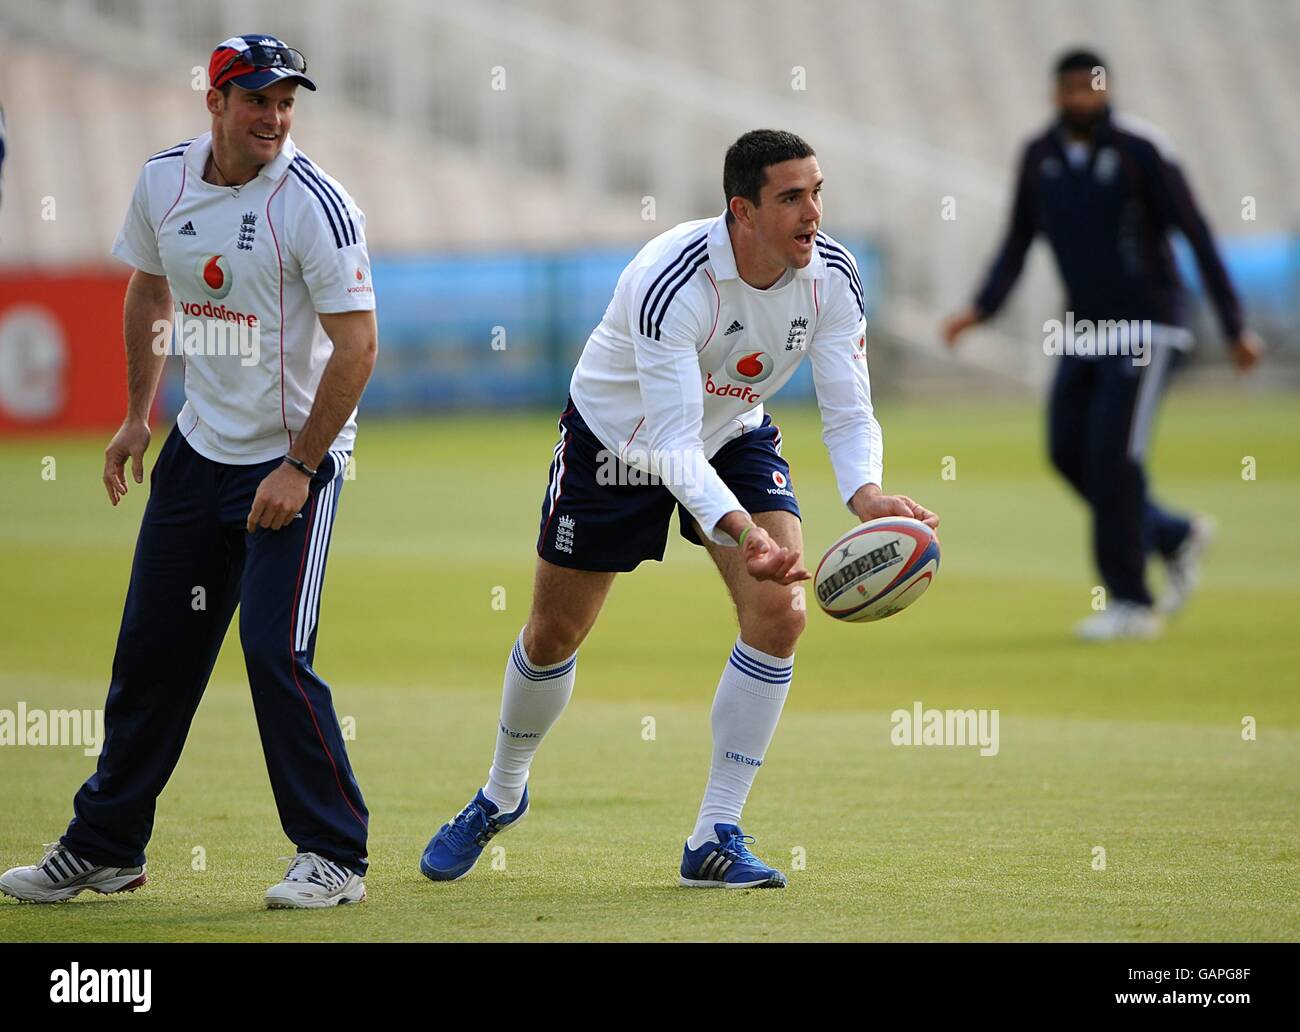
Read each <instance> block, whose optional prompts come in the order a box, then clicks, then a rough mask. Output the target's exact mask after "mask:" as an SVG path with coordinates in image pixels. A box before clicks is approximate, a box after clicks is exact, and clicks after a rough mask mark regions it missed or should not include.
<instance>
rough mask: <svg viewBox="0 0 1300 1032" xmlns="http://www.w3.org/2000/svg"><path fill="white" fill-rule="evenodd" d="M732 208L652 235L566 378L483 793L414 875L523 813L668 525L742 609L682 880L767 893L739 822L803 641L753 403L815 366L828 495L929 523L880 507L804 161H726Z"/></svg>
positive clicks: (891, 503) (758, 157)
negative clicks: (615, 615) (617, 600)
mask: <svg viewBox="0 0 1300 1032" xmlns="http://www.w3.org/2000/svg"><path fill="white" fill-rule="evenodd" d="M723 186H724V189H725V192H726V197H727V211H726V212H725V213H724V214H722V215H719V216H717V217H716V218H711V219H702V220H699V221H695V222H685V223H682V224H681V225H679V226H677V227H675V228H674V229H671V230H669V231H668V232H667V233H664V234H662V235H661V236H659V237H656V238H655V239H654V240H652V241H650V243H648V244H647V245H646V246H645V247H644V248H642V250H641V252H640V253H639V254H638V255H637V256H636V257H635V258H634V259H633V260H632V262H631V263H630V264H629V265H628V266H627V268H626V269H625V270H624V271H623V274H622V276H620V277H619V281H618V286H617V288H616V289H615V292H614V298H613V300H612V301H611V302H610V305H609V307H608V309H607V310H606V312H605V315H604V318H603V319H602V320H601V322H600V325H599V326H597V327H596V329H595V330H594V331H593V332H592V334H591V337H590V339H589V340H588V341H587V345H586V347H585V349H584V350H583V353H582V357H581V358H580V359H579V361H578V365H577V368H576V369H575V370H574V373H573V379H572V382H571V384H570V388H569V394H570V397H569V400H568V403H567V404H566V406H565V409H564V413H563V415H562V416H561V417H560V439H559V442H558V443H557V444H556V446H555V452H554V460H553V462H552V464H551V470H550V483H549V486H548V489H547V492H546V496H545V498H544V499H543V502H542V512H541V530H540V534H539V536H538V540H537V554H538V556H539V559H538V563H537V574H536V580H535V583H534V589H533V603H532V609H531V612H530V613H529V617H528V623H527V624H526V626H525V627H524V629H523V631H522V632H521V633H520V635H519V638H518V639H517V640H516V641H515V643H514V645H513V648H512V650H511V654H510V658H509V660H508V661H507V664H506V672H505V685H504V697H503V700H502V706H501V719H500V722H499V726H498V729H497V743H496V752H495V756H494V758H493V763H492V767H491V770H490V771H489V773H488V779H487V783H486V784H485V785H484V786H483V788H482V789H480V791H479V792H478V794H477V795H476V796H475V797H474V799H473V800H471V802H470V803H469V804H468V805H467V806H466V807H465V809H464V810H462V811H461V813H460V814H459V815H458V816H456V817H455V818H454V819H452V820H451V821H449V822H448V823H447V824H444V825H443V826H442V827H441V828H440V829H439V831H438V832H437V833H436V834H435V835H434V837H433V839H432V840H431V841H430V842H429V844H428V846H427V847H426V849H425V852H424V855H423V857H422V858H421V862H420V868H421V870H422V871H423V872H424V874H425V875H426V876H427V877H429V878H431V879H433V880H435V881H451V880H455V879H457V878H461V877H463V876H464V875H466V874H468V873H469V871H470V869H471V868H472V867H473V866H474V863H475V862H476V861H477V860H478V857H479V855H480V854H481V853H482V851H483V848H484V847H485V846H486V844H487V843H488V841H489V840H491V838H492V837H493V836H494V835H496V834H497V833H498V832H500V831H502V830H504V829H506V828H508V827H510V826H512V825H513V824H515V823H517V822H518V821H519V820H520V819H521V818H522V817H523V816H524V815H525V813H526V812H527V810H528V788H527V781H528V769H529V766H530V764H531V763H532V759H533V756H534V755H535V753H536V751H537V748H538V746H539V745H540V744H541V741H542V738H543V736H544V735H545V734H546V732H547V731H548V730H549V729H550V727H551V726H552V725H553V724H554V723H555V721H556V720H557V719H558V718H559V716H560V713H561V712H562V711H563V709H564V707H565V704H566V703H567V702H568V700H569V697H570V695H571V694H572V692H573V682H574V676H575V668H576V664H577V650H578V646H579V645H580V644H581V643H582V641H583V639H584V638H585V637H586V635H587V633H588V632H589V631H590V630H591V628H592V626H593V625H594V624H595V621H596V617H597V615H598V614H599V612H600V608H601V605H602V603H603V602H604V600H605V597H606V595H607V594H608V592H609V589H610V586H611V585H612V584H613V581H614V576H615V574H616V573H619V572H626V571H629V570H632V569H634V568H635V567H636V566H637V565H638V564H639V563H641V562H642V561H643V560H646V559H654V560H662V558H663V554H664V546H665V545H666V544H667V540H668V531H669V526H670V523H671V520H672V515H673V510H674V509H676V510H677V511H678V514H679V519H680V528H681V534H682V536H683V537H685V538H686V539H687V540H688V541H691V542H692V543H695V544H699V545H703V547H704V548H706V549H707V550H708V552H709V554H710V556H711V557H712V558H713V561H714V562H715V564H716V565H717V567H718V570H719V572H720V573H721V574H722V577H723V580H724V581H725V582H726V584H727V588H728V590H729V591H730V593H731V596H732V598H733V599H734V601H735V604H736V610H737V614H738V617H739V623H740V634H739V637H738V638H737V640H736V642H735V643H734V645H733V647H732V649H731V654H730V656H729V657H728V659H727V661H726V664H725V666H724V667H723V672H722V678H721V680H720V682H719V684H718V689H717V695H716V696H715V699H714V703H713V713H712V725H713V762H712V767H711V771H710V776H709V781H708V785H707V787H706V789H705V794H704V801H703V804H702V805H701V807H700V812H699V818H698V820H697V823H696V826H695V829H694V831H693V832H692V833H691V835H690V837H689V839H688V840H687V842H686V845H685V849H684V855H683V858H682V865H681V877H680V882H681V884H683V885H690V886H702V887H719V888H759V887H772V888H779V887H782V886H784V885H785V883H786V880H785V876H784V875H783V874H782V873H781V872H780V871H777V870H774V869H772V868H771V867H769V866H768V865H766V864H764V863H763V862H762V861H760V860H759V859H758V858H757V857H755V856H754V854H753V853H751V852H750V851H749V849H748V848H747V843H749V842H752V841H753V839H752V838H750V837H749V836H746V835H744V834H743V833H742V832H741V829H740V826H739V824H740V814H741V809H742V807H743V806H744V804H745V800H746V798H747V796H748V795H749V789H750V786H751V785H752V783H753V780H754V775H755V773H756V772H757V770H758V768H759V766H761V764H762V762H763V755H764V753H765V752H766V750H767V747H768V745H769V743H770V742H771V740H772V736H773V734H774V732H775V731H776V725H777V721H778V719H779V718H780V714H781V709H782V707H783V705H784V703H785V698H786V694H787V692H788V690H789V687H790V679H791V674H792V671H793V666H794V650H795V645H796V643H797V642H798V640H799V636H800V634H801V633H802V631H803V626H804V610H803V606H802V605H801V604H800V598H799V593H800V592H801V590H802V589H800V588H798V587H796V586H795V585H797V582H799V581H802V580H806V579H808V577H809V574H808V572H807V570H806V569H804V566H803V558H802V555H803V538H802V534H801V532H800V522H799V505H798V502H797V501H796V499H795V494H794V489H793V484H792V482H791V477H790V467H789V464H788V463H787V462H786V461H785V459H783V458H782V457H781V432H780V429H779V428H778V427H777V426H776V425H775V424H774V423H773V422H772V418H771V416H768V415H766V414H765V413H764V411H763V402H764V401H765V400H766V399H767V398H769V397H771V396H772V395H773V394H775V393H776V391H777V390H778V389H780V387H781V386H782V385H783V384H784V383H786V382H787V381H788V380H789V379H790V377H791V376H792V375H793V374H794V372H795V369H796V368H797V367H798V365H799V363H800V362H801V361H802V360H803V358H804V355H805V353H807V354H809V355H810V356H811V358H812V364H813V376H814V380H815V383H816V389H817V400H818V404H819V406H820V408H821V414H822V422H823V426H824V433H823V439H824V440H825V443H826V447H827V449H828V451H829V452H830V457H831V463H832V465H833V467H834V469H835V475H836V479H837V481H838V484H839V489H840V494H841V497H842V498H843V500H844V502H845V503H846V504H847V505H848V507H849V509H850V510H851V511H852V512H853V513H854V514H855V515H856V516H857V517H858V518H859V519H861V520H863V521H866V520H871V519H876V518H878V517H881V516H909V517H914V518H916V519H921V520H924V521H925V522H927V523H928V524H930V525H931V526H937V524H938V517H936V516H935V515H934V514H933V513H931V512H929V511H927V510H926V509H924V508H922V507H921V506H919V505H917V504H916V503H915V502H913V501H912V500H911V499H910V498H907V497H904V496H901V495H898V496H889V495H884V494H882V492H881V486H880V485H881V466H882V445H881V435H880V426H879V424H878V423H877V422H876V419H875V416H874V415H873V412H872V406H871V387H870V381H869V379H868V376H867V362H866V316H865V302H864V298H863V294H862V283H861V280H860V279H859V277H858V272H857V266H856V263H855V262H854V259H853V257H852V255H851V254H850V253H849V252H848V250H847V249H846V248H844V247H842V246H841V245H839V244H837V243H836V242H835V241H834V240H832V239H831V238H830V237H829V236H826V235H825V234H824V233H821V232H820V231H819V226H820V223H821V215H822V202H821V189H822V174H821V169H820V168H819V166H818V163H817V158H816V156H815V155H814V152H813V150H812V148H811V147H809V146H808V144H806V143H805V142H804V141H803V140H801V139H799V137H797V136H795V135H793V134H791V133H788V132H779V131H775V130H758V131H755V132H750V133H746V134H745V135H744V136H742V137H741V138H740V139H739V140H737V141H736V143H735V144H733V145H732V147H731V148H730V150H729V151H728V152H727V157H726V162H725V166H724V171H723Z"/></svg>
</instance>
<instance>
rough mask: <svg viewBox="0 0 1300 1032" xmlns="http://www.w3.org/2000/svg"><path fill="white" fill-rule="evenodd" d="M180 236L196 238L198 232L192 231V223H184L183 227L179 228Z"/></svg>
mask: <svg viewBox="0 0 1300 1032" xmlns="http://www.w3.org/2000/svg"><path fill="white" fill-rule="evenodd" d="M180 235H181V236H198V235H199V234H198V232H197V231H196V230H195V229H194V223H193V222H187V223H185V225H183V226H181V228H180Z"/></svg>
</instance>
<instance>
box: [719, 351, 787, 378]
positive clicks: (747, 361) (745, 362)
mask: <svg viewBox="0 0 1300 1032" xmlns="http://www.w3.org/2000/svg"><path fill="white" fill-rule="evenodd" d="M775 365H776V363H775V362H774V361H773V360H772V356H771V355H769V354H767V352H765V351H742V352H740V353H738V354H735V355H732V356H731V358H729V359H727V375H728V376H730V377H731V378H732V379H733V380H739V381H740V382H741V383H762V382H763V381H764V380H766V379H767V378H768V377H769V376H771V375H772V369H773V367H774V366H775Z"/></svg>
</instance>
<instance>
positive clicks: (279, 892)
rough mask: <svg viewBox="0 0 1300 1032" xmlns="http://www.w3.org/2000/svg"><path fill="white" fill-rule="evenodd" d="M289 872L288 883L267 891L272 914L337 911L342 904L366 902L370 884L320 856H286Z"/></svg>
mask: <svg viewBox="0 0 1300 1032" xmlns="http://www.w3.org/2000/svg"><path fill="white" fill-rule="evenodd" d="M280 859H281V860H288V861H290V863H289V869H288V870H287V871H285V873H284V881H282V882H280V884H279V885H272V886H271V887H270V888H269V889H267V890H266V905H267V908H268V909H270V910H287V909H291V908H294V907H336V906H338V905H339V904H340V903H360V902H361V901H362V900H364V899H365V898H366V883H365V881H364V880H363V879H362V877H361V875H359V874H357V873H355V872H354V871H349V870H348V869H347V868H346V867H342V866H340V865H339V864H336V863H334V861H332V860H326V859H325V858H324V857H323V856H320V855H319V854H317V853H299V854H298V855H297V856H293V857H288V856H283V857H281V858H280Z"/></svg>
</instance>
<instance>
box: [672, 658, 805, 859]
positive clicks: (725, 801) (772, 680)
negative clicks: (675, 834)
mask: <svg viewBox="0 0 1300 1032" xmlns="http://www.w3.org/2000/svg"><path fill="white" fill-rule="evenodd" d="M793 672H794V657H793V656H789V657H787V658H782V657H780V656H769V655H768V654H767V653H766V652H760V651H759V650H758V649H756V648H753V647H752V646H750V645H746V644H745V643H744V642H743V641H741V640H740V639H739V638H737V639H736V647H735V648H734V649H732V651H731V658H730V659H728V660H727V665H726V666H725V667H723V668H722V678H721V680H719V681H718V693H717V694H716V695H715V696H714V697H713V765H712V767H711V768H710V770H709V783H708V785H707V786H705V789H704V801H703V802H702V803H701V804H700V816H699V818H698V819H697V820H696V822H695V831H694V832H693V833H692V834H691V837H690V839H689V840H688V845H689V846H690V847H691V848H692V849H699V848H700V846H702V845H703V844H704V843H705V842H716V841H718V835H717V832H715V831H714V830H713V826H714V825H715V824H739V823H740V811H741V810H742V809H744V806H745V800H746V799H747V798H748V797H749V789H750V786H752V785H753V784H754V775H755V774H757V773H758V768H759V766H761V765H762V762H763V755H764V754H765V753H766V752H767V747H768V746H769V745H770V744H771V742H772V735H774V734H775V733H776V723H777V721H778V720H780V719H781V708H782V707H783V706H784V705H785V697H786V695H787V694H788V693H789V691H790V678H791V676H792V674H793Z"/></svg>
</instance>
